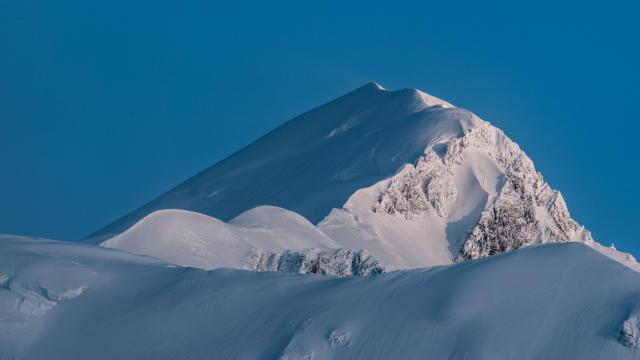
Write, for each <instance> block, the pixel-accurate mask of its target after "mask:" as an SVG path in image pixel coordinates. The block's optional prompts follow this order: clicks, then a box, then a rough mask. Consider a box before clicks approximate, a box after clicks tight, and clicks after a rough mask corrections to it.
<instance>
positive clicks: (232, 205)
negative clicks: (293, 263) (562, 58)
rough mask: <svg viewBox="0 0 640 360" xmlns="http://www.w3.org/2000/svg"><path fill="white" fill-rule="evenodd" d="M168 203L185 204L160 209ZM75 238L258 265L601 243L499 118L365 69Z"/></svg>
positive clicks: (417, 262)
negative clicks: (330, 96) (298, 257)
mask: <svg viewBox="0 0 640 360" xmlns="http://www.w3.org/2000/svg"><path fill="white" fill-rule="evenodd" d="M174 208H175V209H184V210H188V211H190V212H184V211H175V210H172V211H167V210H165V209H174ZM194 213H201V214H206V215H208V217H204V216H203V215H198V214H194ZM134 224H135V225H134ZM274 224H277V229H274V226H276V225H274ZM314 224H315V225H314ZM131 225H133V226H131ZM130 226H131V227H130ZM113 236H115V237H113ZM105 239H106V241H105ZM87 241H89V242H93V243H100V242H102V241H104V243H103V245H104V246H109V247H114V248H120V249H125V250H128V251H133V252H137V253H140V254H145V255H151V256H155V257H158V258H161V259H164V260H166V261H170V262H173V263H176V264H180V265H187V266H196V267H201V268H206V269H211V268H217V267H235V268H260V266H257V265H255V264H253V263H252V261H261V260H259V259H260V256H266V255H265V254H271V256H272V257H273V256H275V255H276V254H280V255H281V254H282V253H283V251H285V250H291V251H294V252H303V251H305V249H308V251H311V252H313V253H317V252H322V251H326V250H327V249H333V251H337V250H339V249H342V250H343V251H349V250H352V251H353V250H356V251H357V250H366V251H367V252H368V254H370V256H372V257H373V258H374V259H376V262H379V263H380V264H382V265H384V266H386V267H387V268H388V269H406V268H419V267H424V266H433V265H443V264H450V263H453V262H456V261H462V260H465V259H475V258H481V257H485V256H489V255H494V254H499V253H503V252H508V251H511V250H514V249H518V248H521V247H524V246H529V245H533V244H540V243H547V242H567V241H579V242H584V243H586V244H588V245H591V246H593V247H594V248H597V249H600V250H603V249H604V248H603V247H601V246H599V245H598V244H596V243H595V242H594V241H593V240H592V238H591V235H590V233H589V231H588V230H586V229H585V228H584V227H583V226H581V225H580V224H578V223H577V222H576V221H575V220H573V219H572V218H571V216H570V213H569V210H568V208H567V205H566V204H565V201H564V199H563V197H562V195H561V194H560V192H558V191H556V190H553V189H552V188H551V187H550V186H549V185H548V184H547V183H546V182H545V181H544V178H543V177H542V175H541V174H540V173H538V172H537V171H536V169H535V167H534V165H533V162H532V161H531V159H529V157H528V156H527V155H526V154H525V153H524V152H523V151H522V150H521V149H520V147H519V146H518V145H517V144H516V143H514V142H513V141H511V140H510V139H509V138H508V137H507V136H506V135H505V134H504V133H503V132H502V131H501V130H500V129H498V128H496V127H494V126H492V125H491V124H490V123H488V122H486V121H483V120H481V119H480V118H478V117H477V116H476V115H474V114H473V113H471V112H469V111H467V110H464V109H460V108H456V107H454V106H453V105H451V104H449V103H447V102H445V101H443V100H440V99H438V98H435V97H433V96H430V95H427V94H425V93H424V92H421V91H419V90H415V89H404V90H399V91H389V90H386V89H384V88H382V87H381V86H380V85H378V84H375V83H370V84H367V85H365V86H363V87H361V88H359V89H356V90H355V91H353V92H351V93H349V94H347V95H344V96H342V97H340V98H338V99H336V100H334V101H332V102H330V103H328V104H325V105H323V106H320V107H318V108H316V109H314V110H311V111H309V112H307V113H305V114H303V115H301V116H299V117H297V118H294V119H293V120H291V121H289V122H287V123H285V124H284V125H282V126H281V127H279V128H277V129H276V130H274V131H272V132H271V133H269V134H267V135H266V136H264V137H262V138H261V139H259V140H258V141H256V142H254V143H253V144H251V145H249V146H248V147H246V148H244V149H243V150H241V151H239V152H238V153H236V154H234V155H232V156H231V157H229V158H228V159H226V160H224V161H222V162H220V163H219V164H216V165H215V166H213V167H211V168H209V169H207V170H205V171H203V172H202V173H200V174H198V175H196V176H194V177H193V178H191V179H190V180H188V181H186V182H185V183H183V184H181V185H179V186H178V187H176V188H174V189H173V190H171V191H169V192H168V193H166V194H164V195H162V196H160V197H159V198H157V199H155V200H153V201H152V202H150V203H149V204H147V205H145V206H143V207H142V208H140V209H139V210H136V211H134V212H133V213H131V214H129V215H127V216H125V217H123V218H122V219H120V220H118V221H116V222H114V223H113V224H111V225H109V226H107V227H106V228H104V229H102V230H101V231H99V232H97V233H96V234H94V236H93V237H91V238H89V239H88V240H87ZM314 249H315V250H314ZM603 251H604V252H605V253H609V255H611V253H612V252H611V251H608V250H606V249H604V250H603ZM257 254H262V255H257ZM614 256H615V257H616V258H619V257H620V256H618V254H614ZM247 259H249V260H247ZM255 259H258V260H255ZM278 259H280V257H279V255H278ZM628 260H629V263H631V264H635V261H633V259H632V258H631V257H629V259H628ZM623 262H627V258H626V257H625V258H624V260H623ZM272 267H273V266H272ZM276 268H277V266H276Z"/></svg>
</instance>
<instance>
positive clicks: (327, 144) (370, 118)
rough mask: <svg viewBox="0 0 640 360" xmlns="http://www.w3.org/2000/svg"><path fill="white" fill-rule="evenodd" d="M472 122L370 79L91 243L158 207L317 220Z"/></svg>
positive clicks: (432, 100)
mask: <svg viewBox="0 0 640 360" xmlns="http://www.w3.org/2000/svg"><path fill="white" fill-rule="evenodd" d="M480 123H482V120H480V119H478V118H477V117H476V116H475V115H473V114H471V113H470V112H468V111H466V110H462V109H458V108H455V107H453V106H452V105H451V104H449V103H447V102H445V101H443V100H440V99H438V98H436V97H433V96H431V95H428V94H425V93H423V92H421V91H419V90H416V89H403V90H399V91H389V90H386V89H384V88H382V87H381V86H380V85H378V84H376V83H370V84H367V85H364V86H362V87H360V88H359V89H357V90H355V91H353V92H351V93H349V94H347V95H344V96H342V97H340V98H338V99H336V100H334V101H331V102H329V103H327V104H325V105H322V106H320V107H318V108H316V109H313V110H311V111H309V112H307V113H304V114H302V115H300V116H298V117H296V118H294V119H292V120H291V121H288V122H286V123H285V124H283V125H282V126H280V127H278V128H277V129H275V130H273V131H272V132H270V133H269V134H267V135H266V136H264V137H262V138H260V139H258V140H257V141H255V142H254V143H252V144H251V145H249V146H247V147H246V148H244V149H242V150H240V151H239V152H237V153H235V154H234V155H232V156H230V157H229V158H227V159H225V160H223V161H221V162H220V163H218V164H216V165H214V166H212V167H211V168H209V169H206V170H204V171H203V172H201V173H200V174H198V175H196V176H194V177H193V178H191V179H189V180H187V181H186V182H184V183H183V184H181V185H179V186H177V187H176V188H174V189H172V190H170V191H169V192H167V193H166V194H164V195H162V196H160V197H158V198H157V199H155V200H153V201H151V202H150V203H148V204H146V205H144V206H143V207H141V208H140V209H138V210H136V211H134V212H132V213H131V214H128V215H127V216H125V217H123V218H122V219H119V220H117V221H115V222H114V223H113V224H111V225H109V226H107V227H105V228H104V229H102V230H100V231H98V232H96V233H95V234H93V236H92V238H94V239H93V243H99V242H100V239H104V236H106V235H109V234H110V235H111V236H113V235H115V234H119V233H121V232H122V231H124V230H126V229H127V228H128V227H130V226H131V225H133V224H134V223H136V222H137V221H139V220H140V219H142V218H143V217H144V216H146V215H148V214H150V213H152V212H153V211H156V210H162V209H184V210H190V211H194V212H198V213H202V214H206V215H209V216H212V217H215V218H218V219H220V220H222V221H229V220H231V219H233V218H234V217H236V216H238V215H239V214H241V213H243V212H245V211H247V210H249V209H251V208H254V207H256V206H260V205H273V206H277V207H281V208H285V209H288V210H291V211H293V212H296V213H298V214H300V215H302V216H304V217H305V218H307V219H308V220H309V221H311V222H312V223H318V222H319V221H321V220H322V219H323V218H324V217H326V215H327V214H329V212H330V211H331V210H332V209H333V208H340V207H342V205H343V204H344V203H345V202H346V201H347V199H348V198H349V197H350V196H351V195H352V194H353V193H355V192H356V191H357V190H358V189H362V188H365V187H369V186H371V185H373V184H375V183H377V182H378V181H381V180H384V179H387V178H389V177H391V176H393V175H394V174H395V173H396V172H397V171H398V169H399V168H401V167H402V166H403V165H405V164H408V163H413V162H415V161H416V159H418V157H419V156H420V155H422V154H423V153H424V151H425V149H426V148H427V147H428V146H429V144H435V143H440V142H442V141H446V140H448V139H450V138H451V137H458V136H462V135H463V134H464V133H466V132H468V131H469V130H470V129H472V128H475V127H476V126H478V125H479V124H480ZM96 239H98V240H96ZM89 241H92V240H91V239H89Z"/></svg>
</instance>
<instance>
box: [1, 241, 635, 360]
mask: <svg viewBox="0 0 640 360" xmlns="http://www.w3.org/2000/svg"><path fill="white" fill-rule="evenodd" d="M639 299H640V274H638V273H637V272H635V271H632V270H630V269H629V268H627V267H624V266H621V265H620V264H618V263H617V262H614V261H611V260H610V259H608V258H606V257H604V256H602V255H601V254H599V253H597V252H596V251H593V250H592V249H591V248H589V247H587V246H584V245H583V244H579V243H561V244H546V245H540V246H532V247H528V248H524V249H520V250H516V251H514V252H511V253H508V254H502V255H497V256H491V257H488V258H483V259H479V260H469V261H465V262H463V263H458V264H453V265H448V266H440V267H431V268H425V269H418V270H404V271H396V272H392V273H387V274H382V275H377V276H372V277H350V278H337V277H326V276H317V275H299V274H284V273H277V272H261V273H256V272H250V271H243V270H233V269H217V270H212V271H205V270H200V269H196V268H183V267H176V266H172V265H169V264H167V263H164V262H161V261H158V260H154V259H153V258H149V257H143V256H137V255H132V254H129V253H126V252H122V251H119V250H113V249H108V248H104V247H96V246H91V245H83V244H74V243H66V242H57V241H51V240H44V239H31V238H19V237H10V236H1V237H0V359H207V358H215V359H424V358H433V359H638V358H640V353H639V352H638V349H637V344H638V331H639V330H638V329H639V328H638V325H637V324H638V320H637V314H638V304H639Z"/></svg>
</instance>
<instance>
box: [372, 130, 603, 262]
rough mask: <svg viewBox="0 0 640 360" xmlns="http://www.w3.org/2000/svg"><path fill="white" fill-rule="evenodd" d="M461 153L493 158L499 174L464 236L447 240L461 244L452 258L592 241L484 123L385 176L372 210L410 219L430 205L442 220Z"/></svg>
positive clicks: (524, 159)
mask: <svg viewBox="0 0 640 360" xmlns="http://www.w3.org/2000/svg"><path fill="white" fill-rule="evenodd" d="M467 151H473V152H481V153H483V154H484V155H486V156H487V157H488V158H490V159H493V161H495V163H496V164H497V165H498V167H500V171H502V173H503V176H502V181H501V185H500V186H499V188H498V189H497V193H496V196H495V197H492V198H489V200H488V202H487V204H486V206H485V207H484V210H483V211H482V213H481V215H480V218H479V220H478V222H477V224H476V225H475V226H474V227H473V228H472V229H471V231H469V232H468V233H467V234H466V235H465V236H466V237H465V238H463V239H449V240H450V241H451V242H452V243H456V244H457V243H460V244H462V245H461V248H460V249H459V253H458V255H457V260H458V261H460V260H465V259H476V258H481V257H485V256H489V255H493V254H499V253H503V252H508V251H511V250H515V249H518V248H521V247H523V246H528V245H531V244H534V243H541V242H542V243H544V242H566V241H585V242H587V241H592V238H591V234H590V233H589V231H587V230H586V229H585V228H584V227H582V226H581V225H579V224H578V223H577V222H576V221H574V220H573V219H572V218H571V215H570V214H569V210H568V209H567V205H566V203H565V201H564V199H563V197H562V195H561V194H560V192H558V191H556V190H553V189H551V187H550V186H549V185H548V184H547V183H546V182H545V181H544V178H543V177H542V175H541V174H540V173H539V172H537V171H536V169H535V167H534V165H533V162H532V161H531V159H529V157H528V156H527V155H526V154H525V153H524V152H523V151H522V150H521V149H520V147H519V146H518V145H517V144H515V143H514V142H513V141H511V140H510V139H509V138H508V137H507V136H506V135H504V133H503V132H502V131H501V130H499V129H497V128H496V127H494V126H492V125H490V124H489V123H483V124H482V125H480V126H478V127H477V128H475V129H472V130H470V131H468V132H467V133H466V134H465V135H464V136H461V137H454V138H451V139H449V140H448V141H447V142H446V143H439V144H435V145H432V146H431V147H429V148H428V149H427V150H426V151H425V155H423V156H421V157H420V158H419V159H418V160H417V162H416V163H415V165H409V166H407V167H406V168H405V169H403V170H402V171H401V172H399V173H398V174H397V175H396V176H394V177H393V178H392V179H391V181H390V182H389V185H388V187H387V189H386V191H384V192H383V193H382V194H381V195H380V197H379V199H378V201H377V202H376V203H375V204H373V206H372V211H373V212H376V213H381V214H389V215H395V214H401V215H402V216H404V217H405V218H407V219H411V218H412V217H413V216H414V215H418V214H421V213H423V212H425V211H427V210H429V208H431V209H433V211H435V213H436V214H437V215H438V216H439V217H441V218H444V219H445V221H448V220H447V219H446V218H447V216H448V215H449V208H450V207H451V205H452V204H453V203H454V202H455V200H456V197H457V196H458V189H457V188H456V183H455V181H454V177H455V174H456V171H457V170H458V167H459V166H461V165H462V163H463V161H464V157H465V153H466V152H467Z"/></svg>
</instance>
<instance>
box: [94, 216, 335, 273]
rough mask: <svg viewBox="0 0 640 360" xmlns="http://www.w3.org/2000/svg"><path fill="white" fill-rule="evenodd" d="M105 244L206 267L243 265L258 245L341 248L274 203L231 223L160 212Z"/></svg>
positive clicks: (263, 247) (269, 248) (269, 247)
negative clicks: (274, 205)
mask: <svg viewBox="0 0 640 360" xmlns="http://www.w3.org/2000/svg"><path fill="white" fill-rule="evenodd" d="M102 246H105V247H110V248H117V249H121V250H126V251H130V252H133V253H137V254H141V255H148V256H153V257H156V258H159V259H163V260H165V261H168V262H170V263H173V264H177V265H183V266H194V267H199V268H203V269H214V268H219V267H232V268H242V267H243V266H244V265H245V264H246V263H247V261H248V259H249V258H250V257H251V256H252V254H253V253H255V252H256V251H257V250H260V251H266V252H274V253H281V252H283V251H284V250H286V249H293V250H303V249H305V248H318V249H320V250H327V249H336V248H338V247H339V246H338V244H336V243H335V242H334V241H333V240H331V239H329V238H328V237H327V236H325V235H324V234H323V233H322V232H320V231H318V230H317V229H316V228H315V227H314V226H313V225H312V224H311V223H309V221H307V220H306V219H305V218H303V217H302V216H300V215H298V214H294V213H292V212H290V211H287V210H284V209H280V208H276V207H273V206H263V207H259V208H255V209H252V210H250V211H249V212H247V213H245V214H241V215H240V216H238V218H236V219H234V220H232V221H231V222H230V223H225V222H222V221H220V220H218V219H215V218H212V217H209V216H206V215H202V214H197V213H194V212H190V211H184V210H161V211H156V212H154V213H152V214H150V215H148V216H147V217H145V218H144V219H142V220H141V221H140V222H138V223H137V224H136V225H134V226H133V227H131V228H130V229H128V230H127V231H125V232H124V233H122V234H120V235H118V236H115V237H113V238H111V239H109V240H107V241H105V242H104V243H102Z"/></svg>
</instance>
